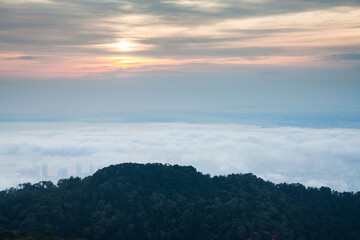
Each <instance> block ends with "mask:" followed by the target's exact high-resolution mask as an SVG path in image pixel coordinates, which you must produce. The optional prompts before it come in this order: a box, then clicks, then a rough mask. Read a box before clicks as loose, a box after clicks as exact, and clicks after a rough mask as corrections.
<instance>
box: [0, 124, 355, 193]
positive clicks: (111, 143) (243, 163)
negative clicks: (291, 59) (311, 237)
mask: <svg viewBox="0 0 360 240" xmlns="http://www.w3.org/2000/svg"><path fill="white" fill-rule="evenodd" d="M359 146H360V129H340V128H339V129H312V128H294V127H278V128H262V127H258V126H244V125H210V124H185V123H168V124H166V123H146V124H145V123H131V124H110V123H106V124H105V123H104V124H80V123H43V124H39V123H0V189H4V188H8V187H11V186H16V185H17V184H18V183H22V182H27V181H30V182H36V181H39V180H45V179H51V180H53V181H56V180H58V179H59V178H63V177H68V176H71V175H72V176H76V175H80V176H86V175H88V174H91V173H93V172H94V171H95V170H96V169H98V168H101V167H104V166H108V165H110V164H117V163H122V162H138V163H148V162H161V163H170V164H179V165H193V166H194V167H196V168H197V169H198V170H199V171H201V172H203V173H210V174H211V175H219V174H229V173H248V172H252V173H254V174H256V175H257V176H259V177H262V178H264V179H266V180H270V181H273V182H276V183H280V182H288V183H292V182H300V183H302V184H304V185H307V186H318V187H319V186H323V185H324V186H329V187H331V188H333V189H335V190H338V191H359V190H360V148H359Z"/></svg>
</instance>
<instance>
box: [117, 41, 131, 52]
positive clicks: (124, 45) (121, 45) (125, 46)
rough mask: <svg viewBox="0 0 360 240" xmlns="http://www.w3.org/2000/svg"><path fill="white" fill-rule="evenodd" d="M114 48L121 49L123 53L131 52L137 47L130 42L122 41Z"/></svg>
mask: <svg viewBox="0 0 360 240" xmlns="http://www.w3.org/2000/svg"><path fill="white" fill-rule="evenodd" d="M112 46H114V47H117V48H119V49H120V50H121V51H129V50H131V48H132V47H134V46H135V44H134V43H131V42H128V41H121V42H119V43H116V44H114V45H112Z"/></svg>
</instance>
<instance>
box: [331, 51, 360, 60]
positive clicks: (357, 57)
mask: <svg viewBox="0 0 360 240" xmlns="http://www.w3.org/2000/svg"><path fill="white" fill-rule="evenodd" d="M328 58H329V59H331V60H355V61H356V60H360V53H342V54H333V55H331V56H329V57H328Z"/></svg>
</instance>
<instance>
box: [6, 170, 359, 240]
mask: <svg viewBox="0 0 360 240" xmlns="http://www.w3.org/2000/svg"><path fill="white" fill-rule="evenodd" d="M0 226H2V227H1V228H0V239H9V240H10V239H22V238H23V239H25V238H26V239H27V238H28V237H30V236H31V237H33V238H34V239H88V240H97V239H109V240H111V239H145V240H146V239H172V240H176V239H189V240H191V239H200V240H201V239H207V240H208V239H214V240H215V239H244V240H245V239H249V238H251V239H252V240H260V239H264V240H267V239H268V240H270V239H272V237H273V236H274V235H275V239H277V240H281V239H287V240H293V239H294V240H302V239H327V240H331V239H336V240H339V239H347V240H348V239H360V192H358V193H349V192H344V193H339V192H335V191H332V190H331V189H329V188H327V187H321V188H310V187H308V188H306V187H305V186H303V185H301V184H286V183H284V184H277V185H276V184H274V183H271V182H267V181H264V180H262V179H260V178H258V177H256V176H254V175H253V174H231V175H227V176H214V177H210V175H205V174H202V173H200V172H198V171H196V169H195V168H193V167H191V166H178V165H173V166H171V165H163V164H135V163H124V164H119V165H112V166H109V167H106V168H103V169H101V170H99V171H97V172H96V173H95V174H94V175H93V176H89V177H86V178H84V179H80V178H77V177H76V178H74V177H70V178H68V179H61V180H59V181H58V183H57V185H55V184H53V183H52V182H47V181H43V182H39V183H36V184H30V183H25V184H21V185H19V187H18V188H10V189H7V190H5V191H1V192H0ZM53 236H56V238H55V237H53Z"/></svg>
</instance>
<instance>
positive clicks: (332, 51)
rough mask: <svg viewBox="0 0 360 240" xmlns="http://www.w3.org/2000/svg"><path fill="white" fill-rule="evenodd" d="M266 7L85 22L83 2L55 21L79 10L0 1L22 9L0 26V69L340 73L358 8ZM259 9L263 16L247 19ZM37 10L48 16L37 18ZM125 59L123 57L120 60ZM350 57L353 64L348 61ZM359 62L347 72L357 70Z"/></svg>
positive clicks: (187, 5)
mask: <svg viewBox="0 0 360 240" xmlns="http://www.w3.org/2000/svg"><path fill="white" fill-rule="evenodd" d="M272 2H274V9H275V8H276V7H278V5H276V4H275V3H276V1H270V0H269V1H242V2H241V5H239V6H240V7H241V8H244V9H247V8H248V9H250V10H248V13H246V12H245V14H240V12H239V14H234V13H233V12H231V11H229V9H231V10H233V9H236V7H239V6H238V5H236V3H234V2H231V1H211V0H206V1H205V0H178V1H170V0H169V1H163V2H162V3H159V4H160V5H159V6H162V7H163V8H168V12H166V11H165V10H164V12H157V11H155V10H153V9H150V8H149V9H148V10H146V8H145V9H142V10H141V11H140V10H136V9H138V7H136V5H134V3H132V2H126V3H122V4H120V3H119V4H117V2H116V1H110V3H112V4H113V5H114V6H117V7H118V8H119V9H120V10H119V11H123V12H122V13H118V14H117V13H116V12H114V11H111V9H110V10H109V9H105V10H107V12H106V11H105V10H104V13H103V14H101V15H98V16H97V15H95V16H91V14H90V11H92V10H93V9H88V8H87V6H86V4H85V3H84V5H81V6H82V7H83V8H80V9H79V10H78V11H73V12H72V11H69V13H68V14H67V15H64V16H63V17H61V14H60V13H61V10H63V9H72V8H71V7H74V6H78V7H79V6H80V5H79V4H83V3H77V2H76V3H61V2H57V1H49V0H33V1H16V2H11V1H7V0H6V1H4V0H3V1H2V7H3V8H4V9H5V10H6V11H9V12H11V11H14V9H15V10H16V11H19V9H21V10H23V11H24V13H23V15H21V14H20V15H17V17H13V16H15V15H11V17H9V18H10V19H9V18H6V16H4V21H2V22H4V24H3V25H4V26H5V25H6V22H8V27H3V29H0V33H1V34H2V35H3V36H4V37H3V38H2V39H4V40H0V49H1V52H2V58H1V59H0V63H1V67H0V69H1V72H2V73H3V74H5V75H7V76H15V75H18V74H20V73H19V72H17V71H16V70H14V69H17V68H19V67H21V68H22V71H21V72H22V75H32V74H33V75H34V77H36V76H40V75H46V76H48V75H51V72H53V73H54V77H57V76H62V74H63V75H66V76H68V75H74V76H81V75H88V74H92V73H93V72H96V73H98V72H108V71H116V68H119V69H122V70H123V71H131V69H132V68H136V69H137V71H138V70H140V69H141V68H142V67H146V70H147V71H148V70H149V69H150V68H151V66H154V69H156V68H157V67H158V66H165V65H166V69H171V66H174V68H177V69H178V66H179V65H186V64H192V63H194V62H196V63H201V64H210V65H212V64H216V65H217V66H219V65H248V64H251V65H269V66H284V65H289V66H290V65H291V66H317V67H321V66H322V67H333V66H342V67H343V66H346V63H345V62H346V56H347V55H346V54H354V53H355V54H358V53H359V52H360V51H359V47H360V6H359V5H358V4H356V3H354V4H353V5H346V6H343V5H341V4H340V3H339V4H338V6H331V5H329V6H327V5H325V4H324V7H323V8H320V7H318V8H317V9H312V8H309V9H307V8H306V7H304V8H303V9H302V10H296V11H295V10H293V11H289V10H287V9H285V8H284V9H279V10H277V13H276V14H275V13H274V12H275V11H270V10H271V3H272ZM14 3H16V7H15V5H14ZM49 3H51V4H49ZM76 4H78V5H76ZM262 6H264V9H265V10H263V12H259V13H257V14H254V13H253V12H256V11H255V10H256V9H258V8H261V7H262ZM21 7H22V8H21ZM265 7H266V8H265ZM300 7H301V6H300ZM268 8H270V10H268ZM29 9H33V11H28V10H29ZM42 11H47V12H49V14H48V15H42V13H41V12H42ZM159 11H160V10H159ZM192 11H195V12H198V13H197V14H195V13H194V12H192ZM233 11H234V10H233ZM242 11H244V10H242ZM266 11H268V13H267V12H266ZM227 12H228V13H227ZM52 13H54V15H53V16H52V15H51V14H52ZM9 14H10V13H9ZM87 14H88V15H87ZM49 16H50V17H49ZM0 18H2V17H0ZM5 18H6V19H5ZM46 18H50V19H49V20H48V21H50V22H52V24H53V27H50V28H48V25H45V24H44V22H46ZM356 49H357V51H356ZM354 51H355V52H354ZM125 53H126V56H123V55H121V54H125ZM339 54H340V55H339ZM333 55H336V56H343V58H344V59H343V60H344V61H345V62H344V61H342V62H337V63H334V62H333V61H332V60H331V58H332V57H331V56H333ZM350 58H351V59H354V58H355V60H356V57H354V56H352V57H351V56H350ZM358 62H359V61H351V62H348V63H347V65H348V66H354V65H355V66H356V64H358ZM210 68H211V67H210ZM55 69H57V70H55ZM94 69H96V70H94ZM194 71H196V70H194ZM40 73H44V74H40ZM45 73H46V74H45Z"/></svg>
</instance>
